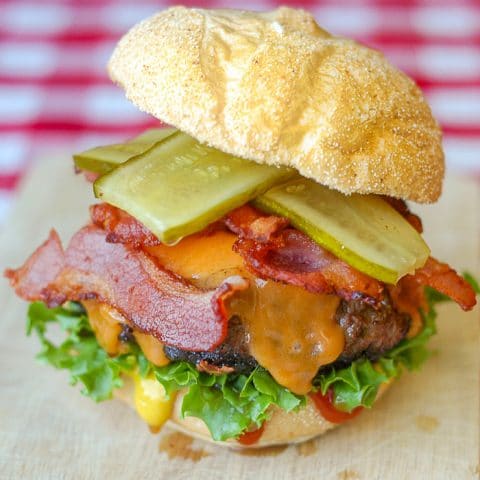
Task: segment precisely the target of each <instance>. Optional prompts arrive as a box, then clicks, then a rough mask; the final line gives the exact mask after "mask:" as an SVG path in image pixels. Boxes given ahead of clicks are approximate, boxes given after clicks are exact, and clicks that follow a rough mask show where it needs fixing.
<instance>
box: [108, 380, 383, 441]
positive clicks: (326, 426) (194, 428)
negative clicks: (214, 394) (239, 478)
mask: <svg viewBox="0 0 480 480" xmlns="http://www.w3.org/2000/svg"><path fill="white" fill-rule="evenodd" d="M124 383H125V385H124V387H122V388H121V389H119V390H116V391H115V397H116V398H118V399H120V400H122V401H123V402H125V403H127V404H128V405H129V406H130V407H132V408H135V406H134V402H133V382H132V380H131V379H130V378H124ZM390 384H391V383H386V384H383V385H382V386H381V387H380V390H379V392H378V395H377V400H378V398H379V397H380V396H381V395H383V393H384V392H385V391H386V390H387V388H388V387H389V386H390ZM182 398H183V394H182V393H180V394H179V395H178V396H177V398H176V400H175V406H174V408H173V413H172V417H171V418H170V420H169V421H168V422H167V425H168V426H169V427H171V428H173V429H175V430H179V431H180V432H182V433H186V434H187V435H190V436H192V437H195V438H199V439H201V440H205V441H208V442H213V443H215V444H216V445H224V446H226V447H229V448H236V449H242V448H261V447H271V446H274V445H287V444H294V443H300V442H305V441H307V440H310V439H312V438H314V437H317V436H319V435H322V434H324V433H325V432H327V431H328V430H331V429H332V428H335V427H336V426H337V425H335V424H333V423H330V422H327V420H325V419H324V418H323V417H322V416H321V415H320V414H319V413H318V410H317V409H316V407H315V406H314V404H313V402H312V401H311V400H310V399H309V398H307V405H306V406H305V408H302V409H301V410H300V411H299V412H292V413H287V412H285V411H284V410H282V409H280V408H278V407H273V408H272V409H271V410H270V414H271V416H270V419H269V420H268V421H267V422H266V424H265V429H264V431H263V434H262V436H261V437H260V440H259V441H258V442H257V443H255V444H254V445H249V446H245V445H242V444H241V443H238V442H237V441H236V440H227V441H226V442H216V441H214V440H213V439H212V437H211V436H210V432H209V431H208V428H207V426H206V425H205V423H204V422H203V421H202V420H200V419H198V418H195V417H185V418H183V419H182V418H181V414H180V409H181V406H182Z"/></svg>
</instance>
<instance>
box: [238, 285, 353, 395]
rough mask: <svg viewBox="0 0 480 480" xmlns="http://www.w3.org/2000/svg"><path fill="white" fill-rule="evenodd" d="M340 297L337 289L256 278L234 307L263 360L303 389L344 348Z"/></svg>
mask: <svg viewBox="0 0 480 480" xmlns="http://www.w3.org/2000/svg"><path fill="white" fill-rule="evenodd" d="M339 302H340V299H339V298H338V297H335V296H333V295H318V294H312V293H309V292H307V291H306V290H304V289H303V288H300V287H294V286H291V285H283V284H281V283H277V282H273V281H261V280H260V281H259V280H257V281H256V282H255V285H254V286H253V287H252V288H250V290H249V291H248V292H246V294H240V295H239V296H237V297H234V298H233V299H232V301H231V304H230V308H231V311H232V313H235V314H238V315H239V316H240V317H241V318H242V321H243V322H244V324H245V326H246V328H247V331H248V333H249V336H250V351H251V353H252V355H253V356H254V357H255V359H256V360H257V361H258V363H259V364H260V365H262V366H263V367H265V368H266V369H267V370H268V371H269V372H270V373H271V375H272V376H273V378H275V380H276V381H277V382H278V383H279V384H280V385H283V386H285V387H287V388H288V389H289V390H291V391H292V392H294V393H297V394H300V395H303V394H306V393H308V392H309V391H310V390H311V389H312V379H313V377H315V375H316V373H317V371H318V369H319V368H320V367H321V366H322V365H326V364H328V363H331V362H333V361H335V359H336V358H337V357H338V356H339V355H340V353H341V352H342V350H343V347H344V342H345V339H344V336H343V331H342V329H341V328H340V327H339V325H338V324H337V323H336V322H335V319H334V317H335V312H336V310H337V307H338V304H339Z"/></svg>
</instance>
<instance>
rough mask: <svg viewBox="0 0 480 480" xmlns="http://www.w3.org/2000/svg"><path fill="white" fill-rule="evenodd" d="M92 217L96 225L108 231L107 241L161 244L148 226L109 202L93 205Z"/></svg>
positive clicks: (136, 244) (138, 244) (147, 245)
mask: <svg viewBox="0 0 480 480" xmlns="http://www.w3.org/2000/svg"><path fill="white" fill-rule="evenodd" d="M90 217H91V219H92V222H93V223H94V224H95V225H97V226H99V227H101V228H103V229H104V230H105V231H106V232H107V236H106V239H107V242H110V243H129V244H131V245H135V246H145V247H153V246H155V245H160V240H158V238H157V237H156V236H155V235H154V234H153V233H152V232H151V231H150V230H149V229H148V228H147V227H145V226H144V225H143V224H142V223H140V222H139V221H138V220H137V219H135V218H133V217H132V216H131V215H129V214H128V213H127V212H124V211H123V210H120V209H119V208H117V207H114V206H112V205H109V204H108V203H100V204H97V205H92V206H91V207H90Z"/></svg>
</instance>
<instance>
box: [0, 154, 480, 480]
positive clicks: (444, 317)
mask: <svg viewBox="0 0 480 480" xmlns="http://www.w3.org/2000/svg"><path fill="white" fill-rule="evenodd" d="M92 201H93V198H92V194H91V186H90V185H88V184H87V183H86V182H84V181H83V178H82V177H80V176H77V177H75V176H74V175H73V172H72V168H71V164H70V161H69V158H68V156H65V157H63V158H58V159H54V160H49V161H45V162H42V163H40V164H39V165H38V167H37V168H36V169H35V170H34V171H32V172H31V174H30V175H29V176H28V178H27V179H26V181H25V182H24V184H23V188H22V189H21V193H20V196H19V198H18V202H17V205H16V209H15V211H14V213H13V215H12V217H11V220H10V221H9V222H8V225H7V227H6V228H4V230H3V232H2V234H1V235H0V269H1V270H3V269H4V268H5V267H6V266H18V265H19V264H20V263H21V262H22V261H23V260H24V259H25V257H26V256H27V255H28V254H29V253H30V252H31V251H32V249H33V248H34V247H35V246H37V245H38V244H39V243H40V242H41V241H43V240H44V239H45V238H46V236H47V233H48V231H49V229H50V228H51V226H53V225H54V226H55V227H56V228H57V229H58V230H59V232H60V234H61V235H62V236H63V238H64V239H65V240H66V239H68V237H69V236H70V235H71V234H72V233H73V232H74V230H75V229H77V228H78V227H79V226H81V225H82V224H83V223H84V222H85V221H86V219H87V209H86V207H87V205H88V204H89V203H92ZM479 205H480V195H479V186H478V184H475V183H473V182H471V181H469V180H467V179H458V178H449V179H448V180H447V182H446V185H445V193H444V195H443V197H442V200H441V201H440V202H439V204H437V205H435V206H427V207H418V208H417V207H415V211H418V212H419V213H420V214H421V215H422V217H423V219H424V223H425V226H426V234H425V236H426V238H427V241H428V242H429V244H430V245H431V247H432V251H433V253H434V255H435V256H437V257H439V258H441V259H444V260H446V261H448V262H450V263H451V264H452V265H455V267H457V268H458V269H460V270H462V269H465V268H468V269H469V270H470V271H473V272H475V273H476V274H477V275H478V273H479V238H480V225H479V220H480V216H479V215H478V208H479ZM0 301H1V305H2V320H1V327H2V330H1V335H0V365H1V369H0V388H1V390H0V392H1V393H0V478H2V479H10V478H11V479H19V478H22V479H64V478H65V479H104V478H105V479H110V478H112V479H123V478H125V479H133V478H165V479H188V480H191V479H208V480H215V479H222V480H224V479H226V478H228V479H233V480H236V479H245V478H256V479H262V480H263V479H275V480H282V479H295V480H304V479H305V480H306V479H322V480H327V479H332V480H361V479H365V480H367V479H368V480H373V479H382V480H387V479H395V480H399V479H458V480H460V479H472V478H476V477H477V476H478V475H479V322H478V320H479V309H478V308H477V309H476V310H475V311H474V312H470V313H468V314H464V313H462V312H461V311H460V309H459V308H458V307H456V306H455V305H445V306H444V307H443V308H442V309H441V315H440V318H439V321H438V325H439V333H438V335H437V336H436V338H435V339H434V340H433V341H432V347H433V348H435V349H437V354H436V355H435V356H434V357H433V358H431V359H430V361H429V362H428V363H427V364H426V366H425V367H424V368H423V370H422V371H421V372H419V373H415V374H405V375H404V376H403V377H402V378H401V379H400V380H399V381H398V382H397V384H396V385H394V386H393V387H392V388H391V389H390V390H389V391H388V392H387V394H386V395H385V396H384V397H383V398H382V399H381V400H380V401H379V403H378V404H377V405H376V406H375V409H374V410H373V411H368V412H365V413H363V414H362V415H361V416H360V417H359V418H357V419H356V420H355V421H354V422H352V423H350V424H346V425H344V426H342V427H341V428H339V429H337V430H335V431H333V432H331V433H329V434H327V435H325V436H324V437H321V438H320V439H318V440H315V441H313V442H309V443H307V444H304V445H301V446H298V447H288V448H286V449H275V450H266V451H265V452H256V453H254V454H252V455H245V454H243V455H242V454H240V453H235V452H231V451H227V450H224V449H222V448H219V447H215V446H212V445H207V444H204V443H202V442H200V441H193V442H191V443H189V441H188V439H187V438H185V437H182V436H180V435H178V434H174V433H173V432H172V431H169V430H168V429H164V431H163V432H162V433H161V434H160V435H152V434H151V433H150V432H149V431H148V429H147V428H146V427H145V425H144V424H143V423H142V422H141V421H139V420H138V419H137V417H136V414H135V413H134V412H133V411H131V410H129V409H128V408H127V407H126V406H124V405H123V404H121V403H119V402H118V401H111V402H104V403H102V404H98V405H96V404H94V403H93V402H92V401H91V400H89V399H87V398H84V397H82V396H81V395H80V394H79V392H78V390H77V389H76V388H72V387H70V386H68V384H67V375H66V373H65V372H59V371H54V370H53V369H51V368H50V367H46V366H43V365H41V364H39V363H37V362H36V361H34V358H33V357H34V355H35V353H36V352H37V351H38V349H39V347H38V344H37V342H36V341H35V339H34V338H26V337H25V335H24V330H25V328H24V318H25V312H26V304H25V303H23V302H22V301H20V300H19V299H17V298H16V297H14V296H13V293H12V291H11V290H10V289H9V288H8V286H7V282H6V281H5V280H3V279H1V280H0Z"/></svg>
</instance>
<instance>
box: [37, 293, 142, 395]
mask: <svg viewBox="0 0 480 480" xmlns="http://www.w3.org/2000/svg"><path fill="white" fill-rule="evenodd" d="M52 324H56V325H58V326H59V327H60V329H61V330H62V331H63V332H64V333H65V334H66V338H65V340H64V341H63V342H61V343H59V344H54V343H53V342H52V341H51V340H50V339H49V338H47V336H46V333H47V329H48V327H49V326H50V325H52ZM32 332H35V333H36V334H37V336H38V338H39V339H40V343H41V345H42V350H41V351H40V353H39V354H38V355H37V358H38V359H39V360H40V361H42V362H44V363H49V364H50V365H52V366H53V367H55V368H59V369H65V370H69V372H70V384H71V385H76V384H77V383H81V384H82V385H83V388H82V390H81V393H82V394H83V395H86V396H87V397H90V398H91V399H92V400H94V401H96V402H100V401H102V400H107V399H109V398H111V397H112V392H113V390H114V389H115V388H119V387H121V386H122V385H123V381H122V379H121V373H122V372H125V371H128V370H132V369H133V368H134V367H135V365H136V364H137V361H136V357H135V355H134V354H131V353H128V354H123V355H119V356H117V357H110V356H109V355H108V354H107V353H106V352H105V350H103V349H102V347H100V345H99V344H98V342H97V339H96V338H95V334H94V333H93V331H92V329H91V327H90V324H89V323H88V318H87V316H86V314H85V311H84V310H83V308H82V306H81V305H79V304H77V303H73V302H70V303H67V304H66V305H64V306H63V307H58V308H48V307H46V306H45V305H44V304H43V303H41V302H35V303H32V304H31V305H30V307H29V309H28V314H27V335H30V334H31V333H32Z"/></svg>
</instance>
